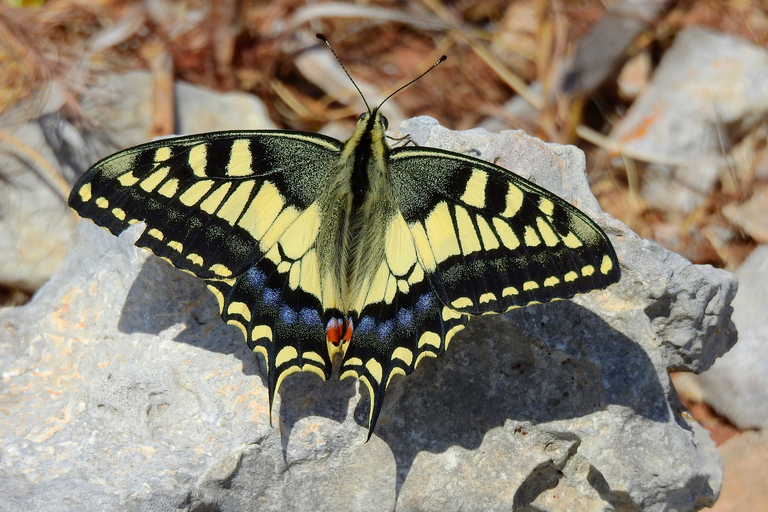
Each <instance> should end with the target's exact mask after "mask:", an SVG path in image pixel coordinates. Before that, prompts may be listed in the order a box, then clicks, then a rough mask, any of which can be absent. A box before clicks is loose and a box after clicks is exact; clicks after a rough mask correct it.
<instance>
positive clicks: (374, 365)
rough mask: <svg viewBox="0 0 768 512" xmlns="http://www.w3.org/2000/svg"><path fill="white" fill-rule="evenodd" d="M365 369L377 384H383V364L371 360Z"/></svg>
mask: <svg viewBox="0 0 768 512" xmlns="http://www.w3.org/2000/svg"><path fill="white" fill-rule="evenodd" d="M365 369H366V370H368V373H370V374H371V377H373V379H374V380H375V381H376V382H381V377H382V375H383V374H382V371H381V364H379V362H378V361H376V360H375V359H369V360H368V362H367V363H365Z"/></svg>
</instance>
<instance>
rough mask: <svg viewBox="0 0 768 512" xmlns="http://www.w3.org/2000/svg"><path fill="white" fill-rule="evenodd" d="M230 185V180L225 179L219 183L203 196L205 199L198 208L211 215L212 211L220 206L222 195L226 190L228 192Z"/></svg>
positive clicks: (224, 194)
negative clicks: (208, 193) (206, 195)
mask: <svg viewBox="0 0 768 512" xmlns="http://www.w3.org/2000/svg"><path fill="white" fill-rule="evenodd" d="M231 187H232V182H231V181H227V182H225V183H223V184H221V185H219V186H218V187H217V188H216V189H215V190H214V191H213V192H211V193H210V195H209V196H208V197H206V198H205V201H203V202H202V203H200V209H201V210H203V211H204V212H205V213H209V214H211V215H213V212H215V211H216V210H217V209H218V208H219V206H221V202H222V201H223V200H224V197H225V196H226V195H227V192H229V189H230V188H231Z"/></svg>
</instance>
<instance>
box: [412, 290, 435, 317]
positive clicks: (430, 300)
mask: <svg viewBox="0 0 768 512" xmlns="http://www.w3.org/2000/svg"><path fill="white" fill-rule="evenodd" d="M434 303H435V298H434V296H433V295H432V294H431V293H425V294H424V295H422V296H421V297H419V300H417V301H416V313H418V314H419V315H423V314H424V313H427V312H428V311H429V310H430V309H432V308H433V307H434Z"/></svg>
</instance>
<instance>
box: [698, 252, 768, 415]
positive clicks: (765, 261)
mask: <svg viewBox="0 0 768 512" xmlns="http://www.w3.org/2000/svg"><path fill="white" fill-rule="evenodd" d="M736 275H737V276H738V277H739V280H740V286H739V293H738V294H737V295H736V298H735V299H734V301H733V304H734V307H735V308H736V309H735V311H734V314H733V321H734V323H735V324H736V326H737V327H738V329H739V332H740V337H741V342H740V343H739V344H738V345H736V346H735V347H733V349H731V351H730V352H728V353H727V354H725V355H724V356H723V357H722V358H720V359H719V360H718V361H716V362H715V364H714V365H713V366H712V368H710V369H709V370H708V371H706V372H704V373H703V374H701V375H698V376H697V379H696V380H697V382H698V383H699V384H700V385H701V387H702V391H703V395H704V396H703V399H704V400H705V401H706V402H707V403H709V404H710V405H711V406H712V407H713V408H714V409H715V410H716V411H717V412H718V413H720V414H722V415H723V416H726V417H727V418H728V419H729V420H731V422H732V423H733V424H734V425H736V426H738V427H739V428H742V429H750V428H757V429H765V428H766V427H768V356H767V355H766V347H768V320H766V316H765V305H766V304H768V245H762V246H760V247H758V248H757V249H755V250H754V251H753V252H752V254H750V255H749V257H748V258H747V260H746V261H745V262H744V263H743V264H742V265H741V267H739V269H738V270H737V271H736Z"/></svg>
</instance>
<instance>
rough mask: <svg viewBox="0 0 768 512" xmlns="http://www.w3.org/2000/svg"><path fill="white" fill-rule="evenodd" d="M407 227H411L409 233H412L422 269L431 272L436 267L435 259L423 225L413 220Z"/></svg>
mask: <svg viewBox="0 0 768 512" xmlns="http://www.w3.org/2000/svg"><path fill="white" fill-rule="evenodd" d="M409 227H410V229H411V234H412V235H413V242H414V245H415V246H416V252H418V253H419V261H420V262H421V264H422V266H423V267H424V270H426V271H427V272H433V271H434V270H435V269H436V268H437V262H436V261H435V255H434V253H433V252H432V247H430V245H429V238H427V232H426V231H425V230H424V226H423V225H422V224H421V223H420V222H415V223H413V224H411V225H410V226H409ZM409 282H410V280H409Z"/></svg>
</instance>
